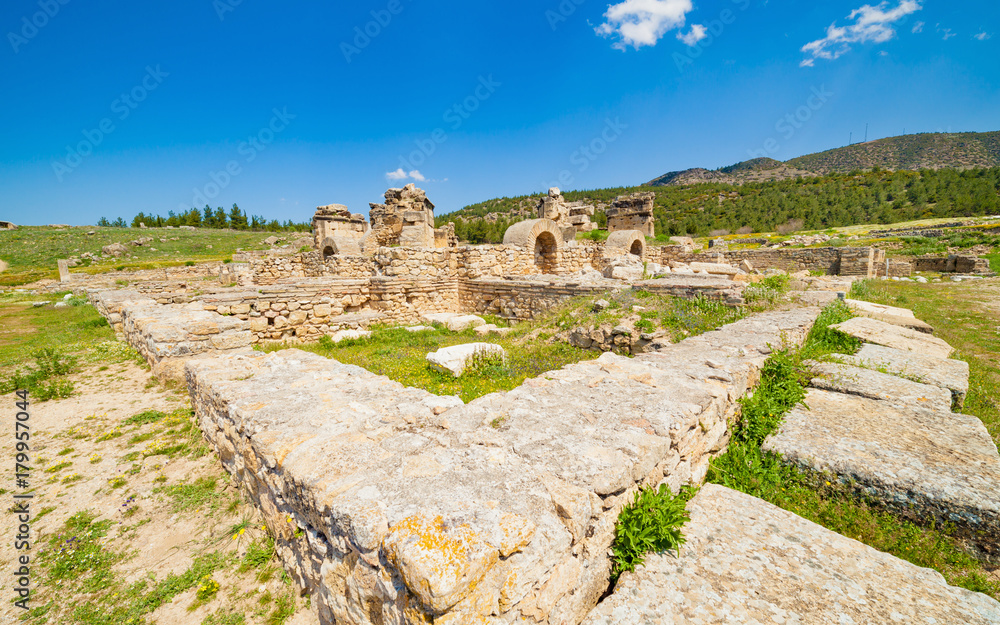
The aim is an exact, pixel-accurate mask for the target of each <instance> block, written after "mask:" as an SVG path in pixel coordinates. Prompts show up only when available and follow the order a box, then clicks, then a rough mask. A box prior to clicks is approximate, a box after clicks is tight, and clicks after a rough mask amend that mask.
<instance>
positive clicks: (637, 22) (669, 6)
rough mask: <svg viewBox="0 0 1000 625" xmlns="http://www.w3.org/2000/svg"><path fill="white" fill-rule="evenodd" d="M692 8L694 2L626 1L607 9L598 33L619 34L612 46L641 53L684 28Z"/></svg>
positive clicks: (672, 0) (676, 0)
mask: <svg viewBox="0 0 1000 625" xmlns="http://www.w3.org/2000/svg"><path fill="white" fill-rule="evenodd" d="M693 9H694V6H693V5H692V4H691V0H624V2H619V3H618V4H613V5H610V6H608V10H607V11H606V12H605V13H604V19H605V20H607V21H605V22H604V23H603V24H601V25H600V26H598V27H597V34H599V35H602V36H604V37H609V36H611V35H618V36H619V37H620V38H621V41H617V42H615V43H614V45H612V47H613V48H617V49H618V50H624V49H625V48H627V47H628V46H632V47H633V48H635V49H637V50H638V49H639V48H641V47H642V46H653V45H656V42H657V41H659V40H660V38H661V37H663V35H665V34H667V32H669V31H671V30H674V29H680V28H684V19H685V18H686V17H687V14H688V13H690V12H691V11H692V10H693ZM692 33H694V30H693V29H692ZM682 41H683V40H682ZM696 41H697V40H696Z"/></svg>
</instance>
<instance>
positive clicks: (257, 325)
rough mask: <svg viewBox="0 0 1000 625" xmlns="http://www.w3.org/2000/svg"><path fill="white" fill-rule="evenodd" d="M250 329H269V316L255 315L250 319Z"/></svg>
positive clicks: (259, 330)
mask: <svg viewBox="0 0 1000 625" xmlns="http://www.w3.org/2000/svg"><path fill="white" fill-rule="evenodd" d="M250 330H252V331H253V332H264V331H266V330H267V317H254V318H253V319H251V320H250Z"/></svg>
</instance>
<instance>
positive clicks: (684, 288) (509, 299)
mask: <svg viewBox="0 0 1000 625" xmlns="http://www.w3.org/2000/svg"><path fill="white" fill-rule="evenodd" d="M627 288H636V289H643V290H646V291H650V292H653V293H657V294H660V295H670V296H673V297H682V298H686V299H693V298H695V297H699V296H700V297H705V298H708V299H712V300H717V301H722V302H725V303H726V304H729V305H734V306H735V305H738V304H742V303H743V298H742V292H743V287H742V285H741V284H738V283H735V282H732V281H730V280H728V279H725V278H723V277H719V276H708V275H684V274H678V275H676V276H670V277H668V278H662V279H658V280H643V281H640V282H635V283H632V284H626V283H623V282H620V281H616V280H601V281H592V282H572V281H567V280H553V281H544V280H522V281H519V280H495V279H481V280H467V281H462V282H460V283H459V285H458V294H459V303H460V305H461V307H462V310H464V311H467V312H472V313H478V314H488V315H497V316H499V317H503V318H505V319H513V320H518V321H522V320H526V319H534V318H535V317H536V316H537V315H539V314H541V313H544V312H545V311H548V310H551V309H552V308H553V307H555V306H558V305H559V304H561V303H563V302H565V301H567V300H569V299H572V298H574V297H580V296H585V295H596V294H600V293H605V292H608V291H613V290H620V289H627Z"/></svg>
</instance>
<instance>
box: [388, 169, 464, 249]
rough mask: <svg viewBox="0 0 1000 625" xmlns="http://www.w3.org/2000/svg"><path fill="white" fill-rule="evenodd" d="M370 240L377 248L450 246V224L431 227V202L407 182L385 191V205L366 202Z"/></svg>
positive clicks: (452, 235)
mask: <svg viewBox="0 0 1000 625" xmlns="http://www.w3.org/2000/svg"><path fill="white" fill-rule="evenodd" d="M369 206H370V207H371V212H370V213H369V215H370V216H371V220H372V237H373V239H374V241H373V243H374V244H375V245H376V246H379V247H394V246H397V245H400V246H403V247H434V248H438V247H454V246H455V245H458V239H457V238H455V230H454V227H451V228H450V229H448V228H442V229H441V231H440V232H438V231H437V230H435V228H434V204H433V203H432V202H431V201H430V200H428V199H427V194H426V193H425V192H424V191H423V190H422V189H418V188H416V186H415V185H413V184H412V183H411V184H408V185H406V186H405V187H403V188H402V189H389V190H388V191H386V192H385V204H374V203H373V204H370V205H369Z"/></svg>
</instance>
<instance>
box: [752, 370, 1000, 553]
mask: <svg viewBox="0 0 1000 625" xmlns="http://www.w3.org/2000/svg"><path fill="white" fill-rule="evenodd" d="M804 403H805V406H808V408H806V407H805V406H797V407H796V408H794V409H793V410H792V411H791V412H790V413H789V414H788V416H787V417H786V418H785V421H784V423H782V425H781V427H780V428H779V430H778V431H777V432H776V433H775V434H773V435H772V436H770V437H768V438H767V440H766V441H765V442H764V446H763V448H764V449H765V450H766V451H772V452H775V453H780V454H782V455H783V456H784V458H785V460H787V461H788V462H790V463H794V464H798V465H800V466H803V467H806V468H808V469H810V470H813V471H818V472H830V473H832V474H834V475H836V476H838V477H839V478H840V480H841V481H842V482H843V483H845V484H849V485H850V486H851V487H852V488H855V489H857V490H859V491H860V492H861V493H862V494H864V495H865V496H867V497H869V498H870V499H872V500H874V501H875V502H876V503H878V504H880V505H882V506H884V507H885V508H887V509H890V510H893V511H895V512H897V513H899V514H902V515H904V516H909V517H911V518H913V519H914V520H916V521H918V522H923V523H926V522H928V520H929V519H935V520H936V521H937V522H938V524H939V525H944V524H946V523H947V524H951V525H954V526H955V528H956V532H957V533H958V535H960V536H962V537H963V538H967V539H968V540H970V541H971V542H973V543H975V544H977V545H978V546H979V547H980V548H982V549H984V550H985V551H986V552H987V553H991V554H993V555H994V556H1000V455H998V454H997V447H996V444H994V442H993V439H992V438H991V437H990V434H989V432H988V431H987V430H986V427H985V426H984V425H983V424H982V422H981V421H980V420H979V419H977V418H976V417H972V416H968V415H961V414H955V413H951V412H935V411H933V410H921V409H916V408H914V407H913V406H912V405H902V406H894V405H891V404H890V403H889V402H886V401H876V400H872V399H868V398H865V397H860V396H857V395H844V394H841V393H833V392H829V391H825V390H818V389H810V390H809V391H808V392H807V393H806V398H805V400H804Z"/></svg>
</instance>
